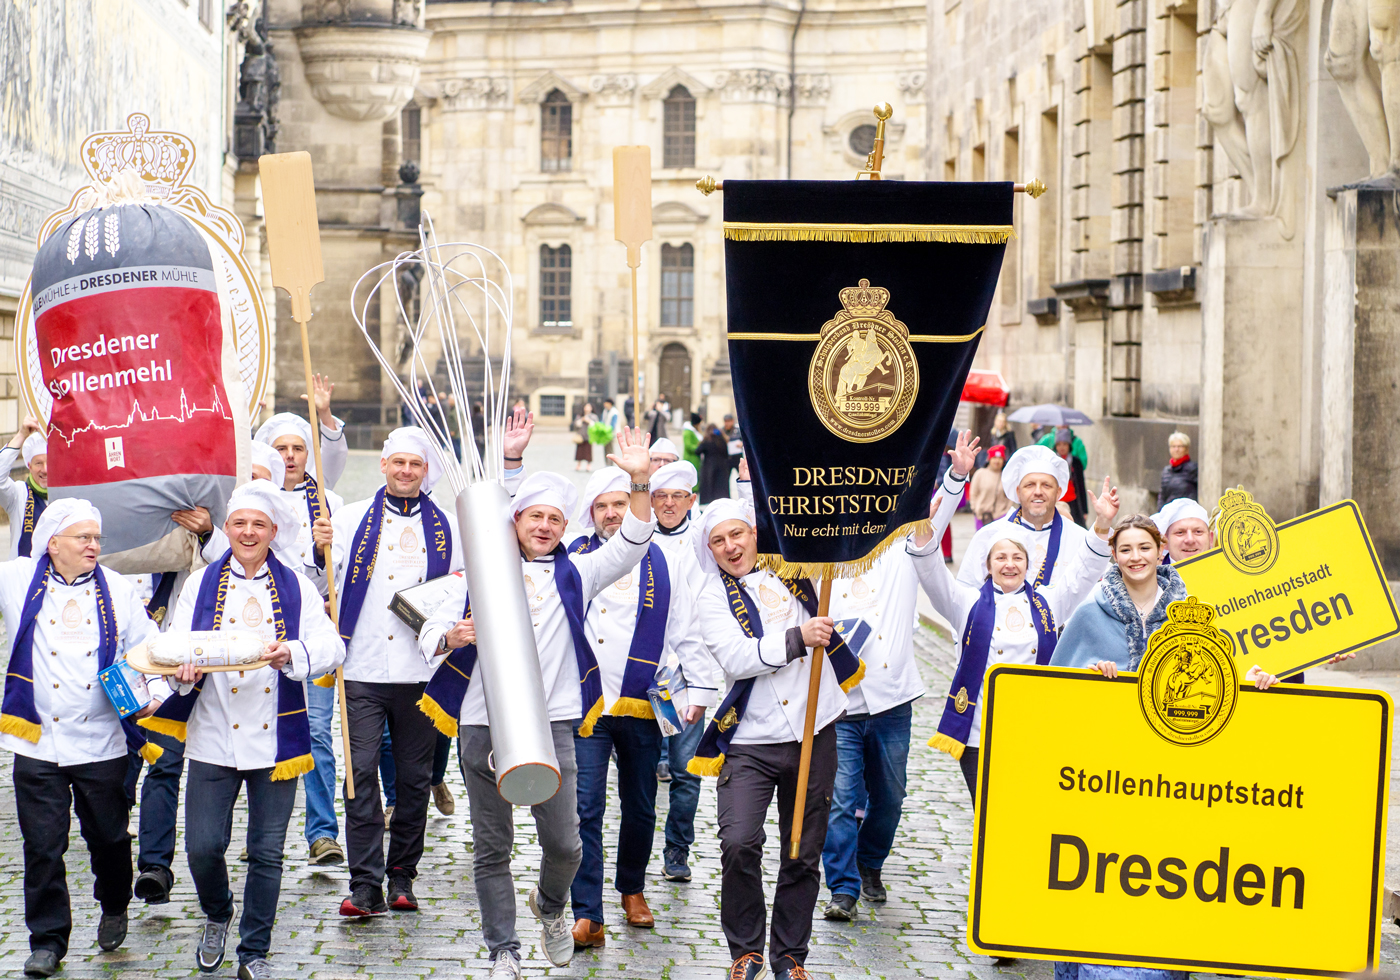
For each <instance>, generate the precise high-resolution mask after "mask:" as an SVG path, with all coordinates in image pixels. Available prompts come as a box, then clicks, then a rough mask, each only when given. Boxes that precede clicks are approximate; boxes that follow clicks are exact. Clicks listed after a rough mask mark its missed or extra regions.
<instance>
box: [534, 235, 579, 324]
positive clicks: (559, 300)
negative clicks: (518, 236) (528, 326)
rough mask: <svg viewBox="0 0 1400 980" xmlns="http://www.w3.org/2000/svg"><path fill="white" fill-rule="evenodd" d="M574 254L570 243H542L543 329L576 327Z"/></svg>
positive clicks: (541, 312)
mask: <svg viewBox="0 0 1400 980" xmlns="http://www.w3.org/2000/svg"><path fill="white" fill-rule="evenodd" d="M572 263H573V254H572V253H571V252H570V250H569V246H567V245H560V246H559V247H558V248H550V247H549V246H548V245H541V246H540V329H541V330H573V329H574V319H573V297H572V292H573V283H572V269H571V268H570V266H571V265H572Z"/></svg>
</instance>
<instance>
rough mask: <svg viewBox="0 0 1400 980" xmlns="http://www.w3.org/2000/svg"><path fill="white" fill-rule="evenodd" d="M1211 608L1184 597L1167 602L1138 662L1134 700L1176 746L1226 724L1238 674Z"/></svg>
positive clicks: (1207, 736) (1203, 738) (1199, 740)
mask: <svg viewBox="0 0 1400 980" xmlns="http://www.w3.org/2000/svg"><path fill="white" fill-rule="evenodd" d="M1214 618H1215V607H1214V606H1212V605H1210V604H1209V603H1202V602H1198V601H1196V597H1195V596H1187V598H1186V599H1185V601H1183V602H1173V603H1172V604H1171V605H1170V606H1168V607H1167V622H1166V624H1165V625H1164V626H1162V628H1161V629H1159V630H1158V631H1157V632H1156V633H1153V634H1152V639H1151V640H1149V641H1148V644H1147V652H1146V653H1145V654H1144V655H1143V658H1142V663H1141V664H1140V665H1139V666H1138V703H1139V705H1140V706H1141V707H1142V714H1143V717H1144V718H1146V719H1147V723H1148V724H1149V725H1151V726H1152V730H1153V731H1155V732H1156V733H1157V734H1158V735H1160V736H1162V737H1163V738H1164V739H1166V740H1167V741H1168V742H1174V743H1175V744H1177V745H1203V744H1205V743H1206V742H1209V741H1210V740H1211V739H1212V738H1214V737H1215V736H1216V735H1219V734H1220V732H1221V730H1222V729H1223V728H1224V727H1225V726H1226V725H1227V724H1228V723H1229V721H1230V716H1231V715H1232V714H1234V711H1235V703H1236V702H1237V701H1238V700H1239V688H1240V678H1239V673H1238V672H1237V671H1236V670H1235V659H1234V657H1233V656H1231V654H1230V637H1229V635H1228V634H1226V633H1223V632H1221V631H1220V630H1218V629H1216V628H1215V627H1214V626H1212V625H1211V620H1212V619H1214Z"/></svg>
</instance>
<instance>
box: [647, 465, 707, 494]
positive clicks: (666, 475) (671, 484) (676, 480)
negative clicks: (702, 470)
mask: <svg viewBox="0 0 1400 980" xmlns="http://www.w3.org/2000/svg"><path fill="white" fill-rule="evenodd" d="M695 483H696V475H695V466H694V465H693V464H691V463H689V462H687V461H686V460H683V459H678V460H676V461H675V462H674V463H667V464H666V465H665V466H663V467H661V469H659V470H657V471H656V472H655V473H653V474H652V475H651V492H652V493H655V492H656V491H658V490H693V489H694V488H695Z"/></svg>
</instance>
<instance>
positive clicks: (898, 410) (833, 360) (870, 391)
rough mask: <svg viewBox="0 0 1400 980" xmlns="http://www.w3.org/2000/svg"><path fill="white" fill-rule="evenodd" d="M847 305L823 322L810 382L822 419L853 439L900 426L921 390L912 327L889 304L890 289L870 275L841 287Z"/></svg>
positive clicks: (875, 435)
mask: <svg viewBox="0 0 1400 980" xmlns="http://www.w3.org/2000/svg"><path fill="white" fill-rule="evenodd" d="M840 298H841V306H842V309H841V311H840V312H839V313H837V314H836V316H834V317H833V318H832V319H830V320H828V321H827V322H826V323H825V324H823V325H822V331H821V339H820V340H819V341H818V342H817V349H816V352H815V353H813V354H812V366H811V368H810V369H809V371H808V374H807V388H808V391H809V393H810V394H811V396H812V408H813V409H815V411H816V413H817V418H819V419H821V422H822V425H824V426H826V427H827V428H828V429H830V430H831V431H832V432H833V433H834V434H836V435H838V436H840V437H841V438H842V439H845V440H846V441H847V442H876V441H878V440H880V439H883V438H885V437H886V436H887V435H889V434H890V433H892V432H894V431H896V430H897V429H898V428H899V427H900V426H901V425H903V424H904V420H905V419H907V418H908V417H909V411H910V410H911V409H912V408H913V407H914V399H915V398H916V397H917V396H918V394H919V365H918V362H917V361H916V360H915V359H914V348H913V347H912V346H911V345H910V343H909V328H908V327H906V326H905V325H904V324H903V323H901V322H900V321H899V320H896V319H895V317H894V314H893V313H891V312H890V311H889V310H887V309H885V306H886V304H888V303H889V301H890V291H889V290H888V289H884V288H882V287H879V286H872V285H870V280H869V279H862V280H860V284H859V285H857V286H847V287H846V288H845V289H843V290H841V292H840Z"/></svg>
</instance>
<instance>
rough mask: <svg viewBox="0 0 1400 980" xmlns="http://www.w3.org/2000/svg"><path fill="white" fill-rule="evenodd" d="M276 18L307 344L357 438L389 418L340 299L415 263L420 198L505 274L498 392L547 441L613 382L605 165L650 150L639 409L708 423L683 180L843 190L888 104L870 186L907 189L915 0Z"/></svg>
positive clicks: (378, 4)
mask: <svg viewBox="0 0 1400 980" xmlns="http://www.w3.org/2000/svg"><path fill="white" fill-rule="evenodd" d="M271 11H272V15H271V20H272V23H273V27H274V30H273V39H274V44H275V46H276V49H277V52H278V58H279V61H278V64H279V67H280V70H281V73H282V83H283V84H282V91H281V102H280V108H279V122H280V125H281V131H280V132H281V136H280V138H281V147H282V148H283V149H307V150H309V151H310V152H311V154H312V157H313V160H314V163H315V167H316V178H317V201H318V207H319V211H320V219H321V228H322V243H323V249H324V252H325V266H326V273H327V282H326V284H325V285H324V286H321V287H318V288H317V291H316V293H315V294H313V300H314V302H315V303H316V306H317V315H316V320H315V321H314V325H313V329H314V330H315V332H316V336H315V337H313V341H312V343H313V347H314V348H315V350H316V352H317V354H316V356H317V358H318V360H321V362H322V363H325V364H327V365H328V366H329V368H330V370H331V371H332V373H334V374H335V375H336V381H337V385H338V387H337V398H338V399H339V398H340V397H341V395H342V393H343V394H345V396H346V398H345V401H343V402H342V404H343V405H345V407H346V410H347V412H350V413H351V414H352V415H353V418H354V420H355V421H360V422H370V423H380V424H388V423H391V422H392V421H394V420H395V419H396V418H397V411H398V406H397V400H396V398H395V397H394V396H393V391H392V387H391V386H390V385H388V384H386V383H385V381H384V379H383V378H382V377H381V376H380V372H379V369H378V367H377V366H366V365H367V364H368V362H367V361H366V359H365V358H364V357H363V356H362V353H363V340H362V338H361V337H360V334H359V329H358V327H357V326H356V325H355V323H354V322H353V319H352V317H351V311H350V306H349V294H350V288H351V286H352V285H353V283H354V281H355V280H356V278H358V276H359V275H360V274H362V273H363V272H365V271H366V270H367V269H369V268H370V267H371V266H373V265H375V264H376V263H378V262H381V261H384V260H385V259H388V258H390V257H392V256H393V255H394V254H395V253H396V252H398V251H400V250H402V249H404V248H406V247H412V244H411V243H412V242H413V241H414V240H415V234H414V233H413V232H412V231H410V228H411V227H413V226H416V217H417V208H418V206H419V204H420V201H421V206H422V207H423V208H424V209H426V210H427V211H428V212H429V213H430V214H431V215H432V217H433V220H434V222H435V225H436V229H437V233H438V237H439V239H440V240H443V241H453V240H467V241H472V242H477V243H480V244H483V245H486V246H488V247H490V248H492V249H494V250H495V251H497V252H498V253H499V254H500V255H501V256H502V257H503V258H505V260H506V261H507V263H508V264H509V266H510V268H511V270H512V273H513V283H514V300H515V317H514V331H515V332H514V335H513V345H514V346H513V355H512V356H513V358H514V364H515V374H514V384H515V387H516V389H517V391H518V392H519V393H520V394H522V395H524V396H526V397H528V398H529V399H530V403H531V407H532V408H533V409H534V410H535V411H536V413H537V415H538V417H539V418H540V420H541V421H542V422H544V423H546V424H550V423H557V424H564V423H566V422H567V420H568V419H569V418H570V417H571V416H572V415H573V413H575V412H576V411H577V410H578V409H579V408H581V406H582V403H583V400H584V399H585V398H587V397H590V396H591V397H592V398H593V400H594V402H595V403H597V402H598V401H599V399H600V398H601V397H602V396H603V395H604V394H614V393H617V392H625V391H626V390H627V388H628V387H629V386H630V362H631V351H632V340H631V319H630V317H631V313H630V306H631V300H630V278H629V274H628V269H627V266H626V262H625V250H624V248H623V246H622V245H620V244H618V243H617V242H615V241H614V237H613V227H612V148H613V147H614V146H617V145H624V144H646V145H649V146H650V147H651V149H652V200H653V209H654V210H653V219H654V228H655V234H654V237H653V240H652V241H651V242H649V243H648V244H647V245H646V246H645V248H644V249H643V258H642V265H641V272H640V285H639V289H640V297H641V299H640V302H639V306H640V307H641V313H642V315H641V358H642V364H641V373H642V375H643V380H642V385H643V389H644V398H645V399H647V400H648V401H649V400H650V399H653V398H655V397H656V396H657V394H658V393H664V394H665V395H666V396H667V397H668V398H669V400H670V403H671V405H672V406H673V408H682V409H698V410H700V411H702V412H704V413H706V414H708V415H709V416H710V417H713V418H718V417H719V415H720V414H722V413H723V412H725V411H728V410H730V409H731V407H732V399H731V397H730V394H729V373H728V368H727V360H726V345H725V341H724V332H725V309H724V279H723V274H724V273H723V269H724V265H723V235H722V230H721V210H722V201H721V200H720V198H719V197H711V198H708V199H707V198H704V197H702V196H701V195H700V194H699V193H698V192H697V191H696V190H695V181H696V179H697V178H699V177H701V176H704V175H706V174H712V175H714V176H716V177H720V178H724V177H735V178H769V179H781V178H787V177H794V178H838V179H844V178H852V177H854V175H855V172H856V171H857V170H858V169H860V167H861V166H862V165H863V163H864V159H865V153H866V152H867V151H868V150H869V141H870V140H871V138H873V135H874V130H873V123H874V118H873V116H872V113H871V108H872V106H874V105H875V104H876V103H877V102H885V101H888V102H890V103H891V104H892V105H893V106H894V109H895V115H894V119H893V121H892V124H891V125H890V127H889V140H888V145H887V151H886V164H885V172H886V174H887V175H889V176H892V177H903V178H908V179H924V178H925V176H926V173H925V165H924V159H925V157H924V147H925V143H926V140H925V137H924V118H925V117H924V109H923V103H924V100H925V97H926V96H925V91H926V89H925V82H926V79H925V72H926V54H925V42H926V33H927V28H926V24H925V8H924V4H923V3H922V2H921V0H895V2H889V0H810V2H803V0H777V2H767V3H751V2H740V0H722V2H700V0H666V2H663V3H642V2H639V0H573V2H569V3H564V2H555V0H551V2H544V3H529V2H515V3H485V2H472V0H458V2H446V3H441V2H429V3H427V4H426V5H422V6H420V5H419V4H417V3H408V2H403V0H361V2H357V3H350V2H342V0H306V2H297V0H271ZM284 39H285V42H286V43H284ZM410 164H416V166H411V165H410ZM405 287H406V288H411V284H407V283H406V284H405ZM372 307H373V308H371V309H370V311H369V316H368V317H367V327H368V329H370V330H371V331H372V332H377V334H378V336H379V339H380V341H381V344H382V345H383V346H384V347H385V349H386V350H388V349H390V348H394V347H395V346H396V342H401V340H402V333H401V332H400V333H391V332H390V331H401V330H402V324H401V323H400V322H399V316H398V311H397V309H396V304H394V302H393V299H392V295H386V296H385V297H384V299H383V301H382V302H381V303H379V304H377V305H374V304H372ZM282 343H283V344H284V345H288V346H286V347H285V349H284V350H282V351H281V352H280V357H281V360H282V361H283V368H284V370H283V376H284V377H287V378H288V381H287V387H286V389H285V390H279V392H278V400H279V402H285V403H287V404H290V403H291V402H292V400H294V399H295V398H296V397H297V396H298V395H299V394H300V388H299V387H297V385H296V384H295V383H294V381H293V380H292V379H293V378H294V377H295V372H290V371H287V370H286V367H287V364H289V363H290V361H291V360H297V362H298V363H299V356H300V353H299V348H296V347H295V337H289V338H287V339H284V340H283V341H282ZM480 353H481V352H480V351H474V352H473V354H474V355H475V356H480ZM490 353H491V354H493V355H497V354H499V351H492V352H490ZM342 384H344V388H342V387H340V385H342Z"/></svg>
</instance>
